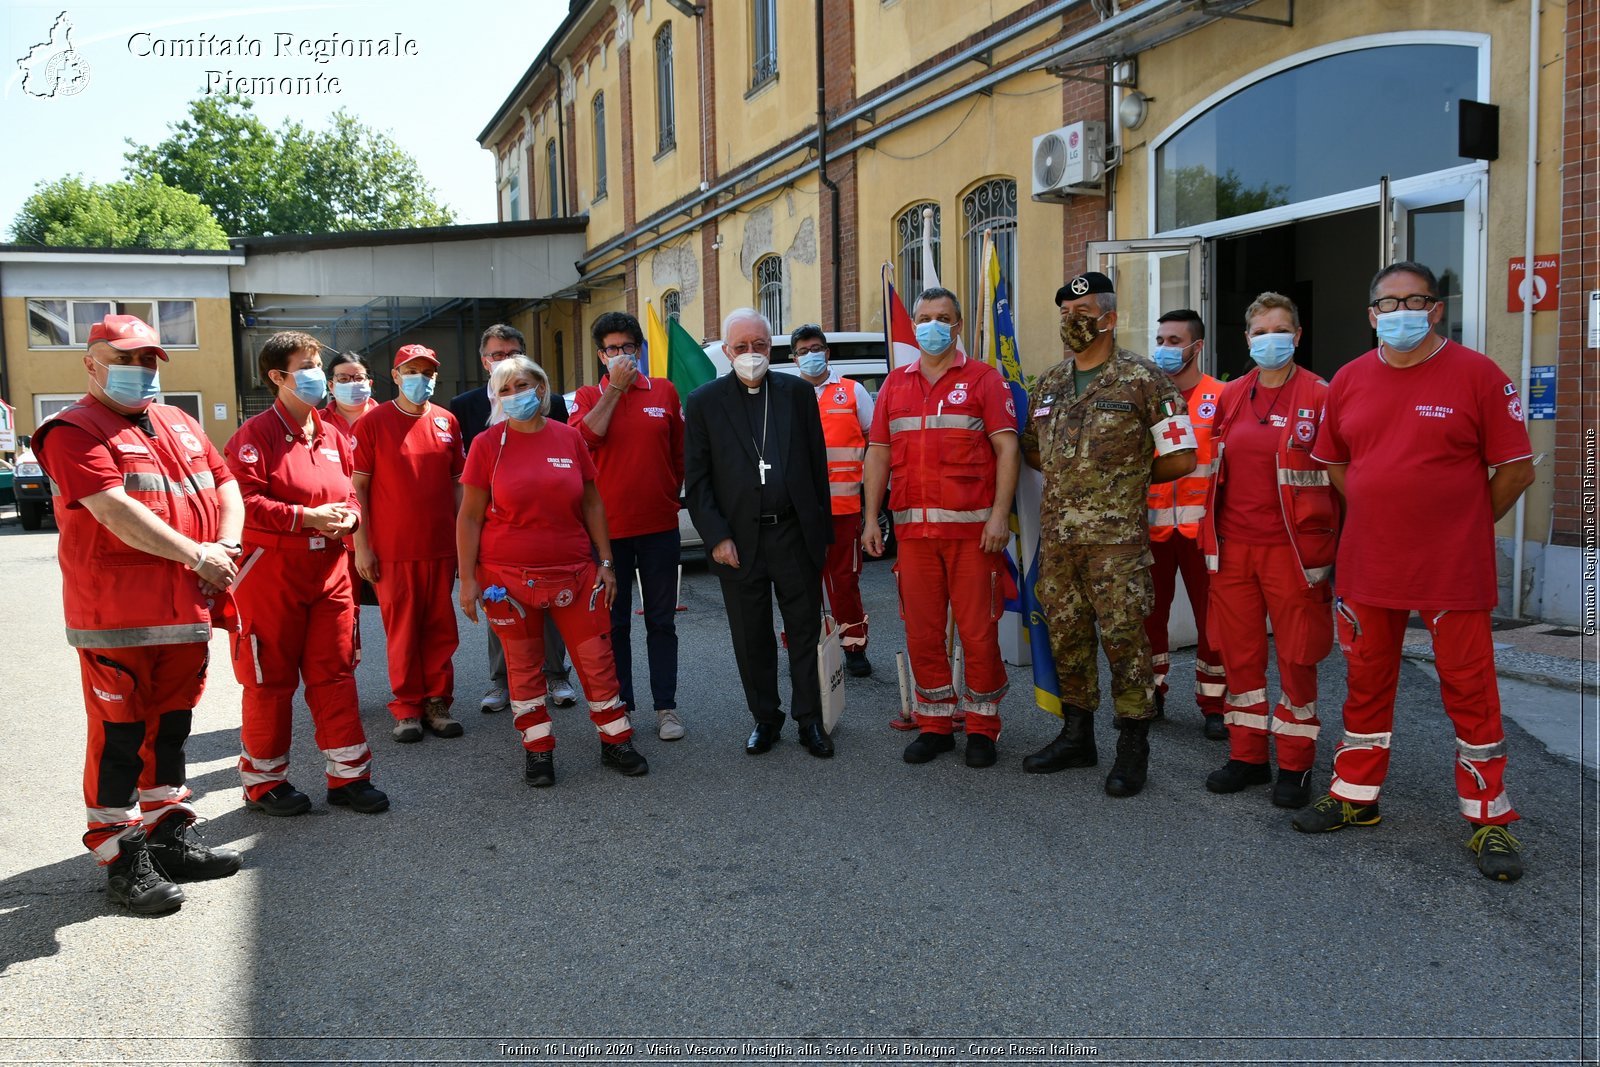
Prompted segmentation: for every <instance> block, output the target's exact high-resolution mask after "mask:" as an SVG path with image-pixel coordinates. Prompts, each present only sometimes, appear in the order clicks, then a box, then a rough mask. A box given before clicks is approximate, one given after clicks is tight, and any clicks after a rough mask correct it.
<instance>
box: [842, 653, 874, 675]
mask: <svg viewBox="0 0 1600 1067" xmlns="http://www.w3.org/2000/svg"><path fill="white" fill-rule="evenodd" d="M844 670H845V673H846V674H848V675H850V677H852V678H866V677H868V676H869V675H871V674H872V663H871V662H870V661H869V660H868V659H867V654H866V653H865V652H846V653H845V654H844Z"/></svg>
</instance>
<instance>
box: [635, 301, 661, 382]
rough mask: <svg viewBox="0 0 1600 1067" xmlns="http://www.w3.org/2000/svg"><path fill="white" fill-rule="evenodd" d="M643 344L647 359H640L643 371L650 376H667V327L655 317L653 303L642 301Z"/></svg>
mask: <svg viewBox="0 0 1600 1067" xmlns="http://www.w3.org/2000/svg"><path fill="white" fill-rule="evenodd" d="M644 323H645V325H644V344H645V354H646V355H647V356H648V357H649V360H648V361H643V360H641V361H640V362H641V363H642V364H643V366H644V372H645V374H646V375H648V376H649V377H651V378H665V377H666V376H667V328H666V327H665V326H663V325H662V323H661V320H660V319H659V318H657V317H656V308H655V305H654V304H652V303H650V301H648V300H646V301H645V302H644Z"/></svg>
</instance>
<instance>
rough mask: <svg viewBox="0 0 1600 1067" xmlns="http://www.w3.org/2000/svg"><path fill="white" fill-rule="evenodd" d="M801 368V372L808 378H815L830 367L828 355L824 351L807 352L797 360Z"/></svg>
mask: <svg viewBox="0 0 1600 1067" xmlns="http://www.w3.org/2000/svg"><path fill="white" fill-rule="evenodd" d="M795 363H796V365H797V366H799V368H800V373H801V374H804V375H805V376H806V377H807V378H815V377H817V375H819V374H821V373H822V372H823V371H825V370H827V369H828V357H827V355H826V353H823V352H807V353H806V354H805V355H803V356H801V357H800V358H799V359H798V360H796V361H795Z"/></svg>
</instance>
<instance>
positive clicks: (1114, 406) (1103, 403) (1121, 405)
mask: <svg viewBox="0 0 1600 1067" xmlns="http://www.w3.org/2000/svg"><path fill="white" fill-rule="evenodd" d="M1094 406H1095V410H1097V411H1132V410H1133V405H1132V404H1130V403H1129V402H1128V401H1126V400H1096V401H1095V402H1094Z"/></svg>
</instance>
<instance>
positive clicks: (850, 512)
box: [789, 323, 872, 678]
mask: <svg viewBox="0 0 1600 1067" xmlns="http://www.w3.org/2000/svg"><path fill="white" fill-rule="evenodd" d="M789 352H790V354H791V355H792V356H793V357H794V361H795V365H796V366H797V367H798V368H799V369H800V377H802V378H804V379H805V380H806V381H807V382H809V383H811V387H812V389H814V390H815V391H816V394H817V408H818V414H820V415H821V416H822V436H823V439H824V440H825V441H827V443H828V492H829V494H830V495H829V500H830V501H832V504H833V543H832V544H830V545H829V546H828V555H827V558H826V559H825V560H823V563H822V588H823V592H825V593H826V594H827V596H828V603H827V611H828V612H829V614H831V615H832V616H833V621H834V622H836V623H838V624H839V643H840V644H841V645H842V646H843V647H844V669H845V670H847V671H849V672H850V673H851V674H853V675H855V676H856V677H857V678H865V677H867V676H868V675H869V674H871V673H872V664H871V663H870V662H868V660H867V612H866V609H865V608H863V607H862V606H861V471H862V465H863V463H864V462H865V460H866V455H867V432H868V431H869V430H871V429H872V394H871V393H869V392H867V390H866V387H865V386H863V385H862V384H861V383H860V382H854V381H851V380H850V379H849V378H845V377H843V376H842V375H840V374H839V372H838V371H836V370H834V369H833V368H832V367H830V366H829V365H828V337H827V335H826V334H824V333H823V332H822V327H821V326H817V325H815V324H810V323H808V324H807V325H805V326H801V327H800V328H799V329H797V330H795V331H794V332H793V333H791V334H790V335H789Z"/></svg>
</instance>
